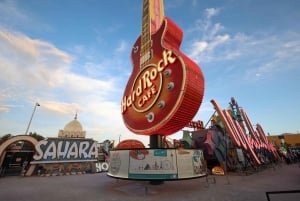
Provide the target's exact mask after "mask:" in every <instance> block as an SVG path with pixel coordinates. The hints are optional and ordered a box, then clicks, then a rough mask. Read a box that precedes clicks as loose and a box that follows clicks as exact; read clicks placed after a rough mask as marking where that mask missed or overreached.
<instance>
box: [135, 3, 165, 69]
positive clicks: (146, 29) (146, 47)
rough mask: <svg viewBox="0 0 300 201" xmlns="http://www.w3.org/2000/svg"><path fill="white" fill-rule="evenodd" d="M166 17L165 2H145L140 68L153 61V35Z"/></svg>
mask: <svg viewBox="0 0 300 201" xmlns="http://www.w3.org/2000/svg"><path fill="white" fill-rule="evenodd" d="M163 17H164V7H163V0H143V13H142V33H141V51H140V54H141V55H140V65H141V66H140V67H141V68H142V67H143V66H144V64H145V63H146V61H148V60H149V59H151V57H152V53H151V46H152V40H151V34H153V33H154V32H155V31H157V30H158V28H159V27H160V25H161V23H162V21H163Z"/></svg>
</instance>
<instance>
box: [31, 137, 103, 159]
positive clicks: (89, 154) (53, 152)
mask: <svg viewBox="0 0 300 201" xmlns="http://www.w3.org/2000/svg"><path fill="white" fill-rule="evenodd" d="M35 150H36V154H35V155H34V156H33V159H34V160H35V161H44V162H47V161H48V162H50V161H52V162H54V161H56V162H57V161H70V160H96V158H97V156H98V145H97V143H96V142H95V141H92V140H76V139H74V140H58V139H48V140H41V141H39V142H38V143H37V144H36V145H35Z"/></svg>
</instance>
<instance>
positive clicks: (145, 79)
mask: <svg viewBox="0 0 300 201" xmlns="http://www.w3.org/2000/svg"><path fill="white" fill-rule="evenodd" d="M176 59H177V58H176V55H174V54H173V52H172V51H171V50H164V51H163V52H162V59H160V60H159V61H158V63H157V64H156V65H155V64H152V65H150V66H148V67H145V68H144V70H142V71H140V73H139V74H138V76H137V78H136V80H135V82H134V84H133V86H132V91H131V93H130V95H129V96H124V97H123V99H122V103H121V112H122V113H124V112H125V111H126V110H127V108H128V107H131V106H132V105H133V107H134V109H135V110H136V111H138V112H141V111H144V110H147V109H149V108H150V107H151V106H153V104H154V102H155V100H156V99H155V98H156V97H157V94H158V95H159V93H160V89H161V83H162V72H163V71H164V70H165V68H166V67H167V66H168V65H169V64H172V63H174V62H175V61H176ZM158 79H159V80H158ZM147 103H148V104H147ZM145 105H147V106H148V107H147V108H144V107H145Z"/></svg>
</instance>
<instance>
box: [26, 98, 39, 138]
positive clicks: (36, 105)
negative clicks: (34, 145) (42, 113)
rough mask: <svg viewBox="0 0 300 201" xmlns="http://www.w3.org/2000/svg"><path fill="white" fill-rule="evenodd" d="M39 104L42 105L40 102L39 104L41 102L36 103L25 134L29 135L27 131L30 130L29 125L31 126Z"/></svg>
mask: <svg viewBox="0 0 300 201" xmlns="http://www.w3.org/2000/svg"><path fill="white" fill-rule="evenodd" d="M38 106H40V104H39V103H35V105H34V108H33V112H32V114H31V117H30V120H29V123H28V126H27V129H26V132H25V135H27V133H28V130H29V127H30V124H31V121H32V118H33V115H34V113H35V110H36V107H38Z"/></svg>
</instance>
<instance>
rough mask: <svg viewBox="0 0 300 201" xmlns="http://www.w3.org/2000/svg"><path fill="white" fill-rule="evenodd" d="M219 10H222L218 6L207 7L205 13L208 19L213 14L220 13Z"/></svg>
mask: <svg viewBox="0 0 300 201" xmlns="http://www.w3.org/2000/svg"><path fill="white" fill-rule="evenodd" d="M219 12H220V9H218V8H207V9H206V10H205V14H206V17H207V18H208V19H210V18H211V17H213V16H216V15H218V14H219Z"/></svg>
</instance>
